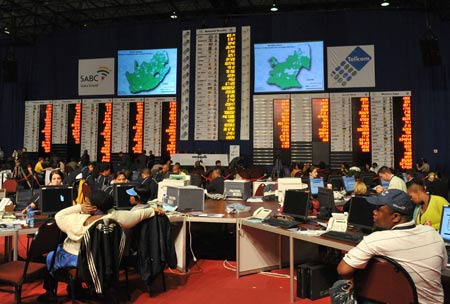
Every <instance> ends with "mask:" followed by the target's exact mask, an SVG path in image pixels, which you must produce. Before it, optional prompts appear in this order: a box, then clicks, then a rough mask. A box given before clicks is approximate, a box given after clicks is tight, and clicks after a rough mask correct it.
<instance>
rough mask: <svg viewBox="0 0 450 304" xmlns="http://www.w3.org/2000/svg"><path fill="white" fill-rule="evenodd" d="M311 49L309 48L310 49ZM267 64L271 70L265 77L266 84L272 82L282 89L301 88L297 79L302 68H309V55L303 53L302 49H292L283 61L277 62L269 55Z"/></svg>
mask: <svg viewBox="0 0 450 304" xmlns="http://www.w3.org/2000/svg"><path fill="white" fill-rule="evenodd" d="M310 51H311V50H310ZM269 64H270V67H271V68H272V70H271V71H270V72H269V74H270V77H269V79H267V83H268V84H274V85H276V86H278V87H280V88H281V89H283V90H286V89H289V88H301V87H302V85H301V83H300V82H299V81H298V80H297V76H298V74H300V71H301V70H302V69H304V68H305V69H307V70H310V69H311V55H310V54H305V53H303V51H302V50H297V51H294V54H292V55H289V56H288V57H287V58H286V61H284V62H278V60H277V59H276V58H275V57H273V56H272V57H270V59H269Z"/></svg>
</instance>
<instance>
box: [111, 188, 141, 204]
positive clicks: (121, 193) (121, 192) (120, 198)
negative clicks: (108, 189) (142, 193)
mask: <svg viewBox="0 0 450 304" xmlns="http://www.w3.org/2000/svg"><path fill="white" fill-rule="evenodd" d="M136 185H137V184H136V183H124V184H114V185H113V198H114V208H116V209H124V210H129V209H131V208H132V207H133V206H132V205H130V195H129V194H128V193H127V192H126V191H127V190H128V189H130V188H133V187H134V186H136Z"/></svg>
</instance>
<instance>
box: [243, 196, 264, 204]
mask: <svg viewBox="0 0 450 304" xmlns="http://www.w3.org/2000/svg"><path fill="white" fill-rule="evenodd" d="M247 202H248V203H262V202H263V200H262V197H254V196H252V197H249V198H248V199H247Z"/></svg>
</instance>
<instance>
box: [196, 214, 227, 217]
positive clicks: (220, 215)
mask: <svg viewBox="0 0 450 304" xmlns="http://www.w3.org/2000/svg"><path fill="white" fill-rule="evenodd" d="M198 216H204V217H224V216H225V214H222V213H202V214H199V215H198Z"/></svg>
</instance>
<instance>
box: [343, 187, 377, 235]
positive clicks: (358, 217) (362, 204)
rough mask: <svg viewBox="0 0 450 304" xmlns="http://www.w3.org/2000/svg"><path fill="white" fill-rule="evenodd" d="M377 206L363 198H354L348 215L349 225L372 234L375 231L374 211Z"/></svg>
mask: <svg viewBox="0 0 450 304" xmlns="http://www.w3.org/2000/svg"><path fill="white" fill-rule="evenodd" d="M375 208H376V206H375V205H372V204H369V203H368V202H367V200H366V199H365V198H364V197H363V196H355V197H352V199H351V201H350V210H349V214H348V224H349V225H351V226H354V227H355V228H357V229H359V230H361V231H362V232H366V233H370V232H372V229H373V210H374V209H375Z"/></svg>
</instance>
